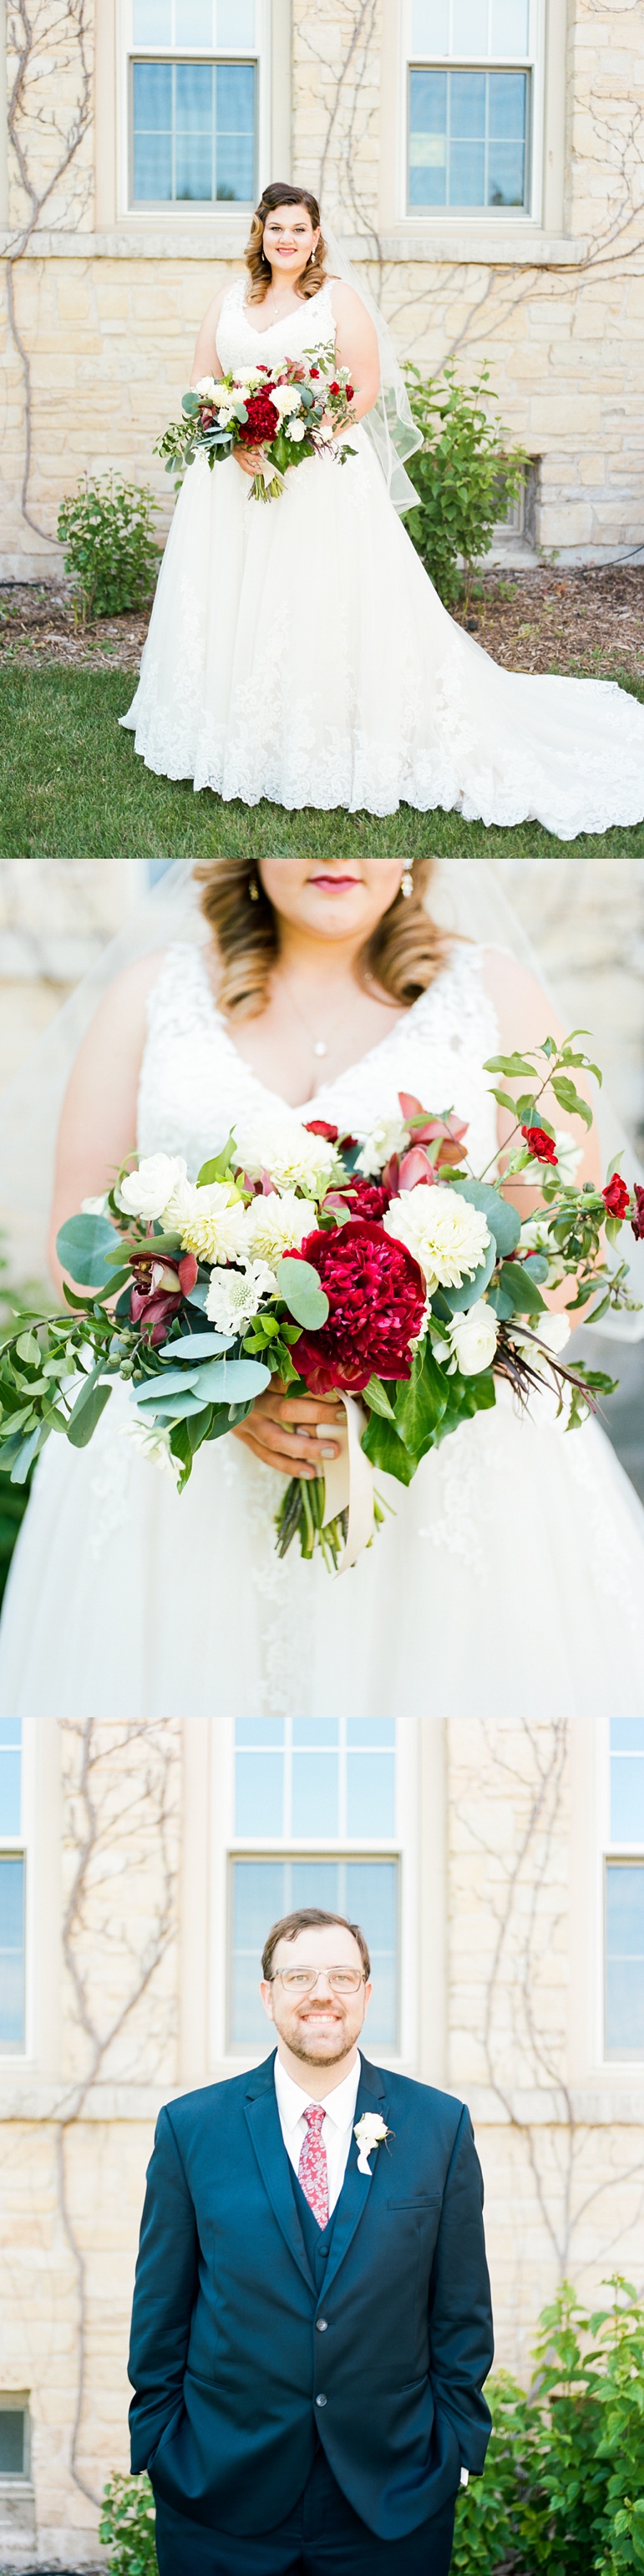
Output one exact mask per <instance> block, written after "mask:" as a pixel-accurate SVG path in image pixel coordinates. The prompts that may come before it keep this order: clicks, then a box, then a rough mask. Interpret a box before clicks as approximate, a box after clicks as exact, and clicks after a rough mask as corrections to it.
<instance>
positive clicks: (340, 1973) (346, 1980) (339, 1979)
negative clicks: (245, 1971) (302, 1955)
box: [268, 1968, 366, 1996]
mask: <svg viewBox="0 0 644 2576" xmlns="http://www.w3.org/2000/svg"><path fill="white" fill-rule="evenodd" d="M278 1977H279V1980H280V1984H281V1985H282V1986H285V1988H286V1993H287V1995H312V1993H313V1988H314V1986H317V1984H318V1980H319V1978H320V1977H326V1981H327V1985H328V1986H330V1988H331V1993H332V1995H339V1996H342V1995H357V1994H358V1992H359V1989H360V1987H361V1986H364V1985H365V1984H366V1975H365V1970H364V1968H275V1969H274V1970H273V1975H272V1977H269V1981H268V1982H269V1985H271V1986H274V1985H275V1983H276V1980H277V1978H278Z"/></svg>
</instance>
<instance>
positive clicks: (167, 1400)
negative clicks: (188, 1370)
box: [145, 1377, 205, 1424]
mask: <svg viewBox="0 0 644 2576" xmlns="http://www.w3.org/2000/svg"><path fill="white" fill-rule="evenodd" d="M155 1383H156V1386H157V1387H158V1390H159V1391H158V1394H157V1397H156V1402H155V1403H154V1404H146V1408H145V1420H146V1422H148V1421H149V1420H150V1418H151V1419H152V1421H153V1422H160V1423H163V1424H167V1423H170V1422H185V1421H187V1418H188V1414H190V1413H203V1412H204V1411H205V1404H204V1398H203V1396H202V1395H198V1394H197V1392H196V1389H195V1388H194V1387H192V1386H190V1385H189V1384H188V1382H187V1377H183V1378H182V1380H181V1384H180V1386H179V1387H178V1388H177V1390H176V1393H175V1394H172V1395H167V1394H164V1389H163V1379H162V1378H157V1379H156V1381H155Z"/></svg>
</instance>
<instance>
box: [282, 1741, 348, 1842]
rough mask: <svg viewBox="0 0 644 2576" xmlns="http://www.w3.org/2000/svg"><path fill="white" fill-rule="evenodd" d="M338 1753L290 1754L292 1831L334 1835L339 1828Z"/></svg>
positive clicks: (316, 1836)
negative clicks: (291, 1756) (291, 1768)
mask: <svg viewBox="0 0 644 2576" xmlns="http://www.w3.org/2000/svg"><path fill="white" fill-rule="evenodd" d="M338 1788H339V1780H338V1756H337V1753H298V1752H294V1754H293V1808H292V1830H293V1833H294V1834H298V1835H300V1834H302V1835H303V1834H311V1835H313V1836H315V1838H316V1839H318V1838H320V1839H321V1837H322V1835H324V1836H325V1837H326V1835H327V1834H328V1835H330V1836H331V1837H334V1836H335V1835H336V1834H337V1832H338V1828H339V1814H338Z"/></svg>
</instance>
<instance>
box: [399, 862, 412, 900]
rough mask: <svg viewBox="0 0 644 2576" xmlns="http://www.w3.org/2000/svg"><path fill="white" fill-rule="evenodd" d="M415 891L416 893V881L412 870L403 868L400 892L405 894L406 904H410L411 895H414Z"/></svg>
mask: <svg viewBox="0 0 644 2576" xmlns="http://www.w3.org/2000/svg"><path fill="white" fill-rule="evenodd" d="M413 891H414V880H413V876H412V872H411V868H403V872H402V876H401V879H400V892H401V894H403V895H404V897H405V901H406V903H408V902H409V897H410V894H413Z"/></svg>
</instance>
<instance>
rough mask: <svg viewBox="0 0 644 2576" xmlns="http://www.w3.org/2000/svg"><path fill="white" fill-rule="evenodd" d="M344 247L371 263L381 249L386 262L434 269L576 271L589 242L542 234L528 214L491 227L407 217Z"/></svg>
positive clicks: (472, 220)
mask: <svg viewBox="0 0 644 2576" xmlns="http://www.w3.org/2000/svg"><path fill="white" fill-rule="evenodd" d="M343 249H344V250H346V251H348V253H349V257H350V258H351V259H357V260H362V259H371V260H373V259H375V258H377V256H378V250H379V252H380V257H381V259H383V260H384V261H385V262H387V263H389V261H391V262H394V261H395V262H403V261H405V262H409V263H410V264H413V263H414V262H415V261H421V262H422V263H423V265H425V264H428V265H430V266H434V267H438V266H440V265H444V264H445V263H446V262H447V261H450V262H452V261H457V262H458V263H459V265H463V266H465V264H467V265H468V266H474V267H476V268H577V267H578V266H579V264H580V262H583V260H584V259H585V258H586V254H587V243H586V239H585V236H584V237H583V238H582V237H580V238H579V239H577V240H572V239H571V238H570V237H569V236H568V235H567V234H565V233H548V232H544V230H543V227H542V225H541V224H535V223H533V222H532V220H531V218H530V216H528V215H517V216H516V217H515V219H514V221H513V222H512V223H508V222H507V221H503V220H499V222H498V223H496V222H494V223H490V222H489V221H486V220H485V219H484V218H483V219H481V217H480V216H478V215H472V216H469V217H467V216H466V217H460V218H459V220H458V222H456V221H454V220H450V219H449V218H445V217H443V216H440V217H437V216H430V217H428V219H427V222H426V223H422V222H419V221H418V219H417V218H415V217H414V218H412V217H409V218H408V220H406V221H405V222H401V223H400V224H398V225H397V226H396V229H395V231H394V232H390V233H387V232H383V233H381V234H380V235H379V236H377V235H376V234H372V235H371V236H369V235H367V236H365V237H363V238H356V239H355V240H353V241H345V242H343Z"/></svg>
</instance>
